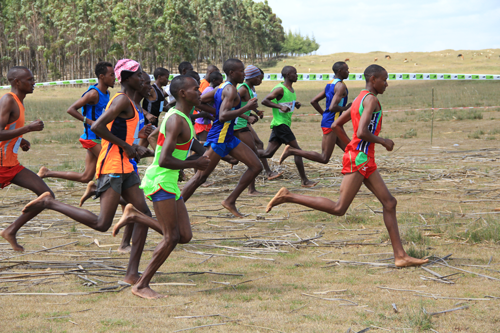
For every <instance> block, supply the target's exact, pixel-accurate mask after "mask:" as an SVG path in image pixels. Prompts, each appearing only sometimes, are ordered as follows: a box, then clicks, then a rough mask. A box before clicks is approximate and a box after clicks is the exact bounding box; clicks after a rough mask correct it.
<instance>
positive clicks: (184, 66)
mask: <svg viewBox="0 0 500 333" xmlns="http://www.w3.org/2000/svg"><path fill="white" fill-rule="evenodd" d="M190 68H193V65H191V63H190V62H189V61H183V62H181V63H180V64H179V67H178V69H179V74H181V75H182V72H184V71H187V70H189V69H190Z"/></svg>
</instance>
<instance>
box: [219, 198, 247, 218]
mask: <svg viewBox="0 0 500 333" xmlns="http://www.w3.org/2000/svg"><path fill="white" fill-rule="evenodd" d="M221 203H222V206H223V207H224V208H226V209H227V210H228V211H230V212H231V213H232V214H233V215H234V216H236V217H243V215H241V214H240V213H239V212H238V210H237V209H236V205H235V204H234V203H229V202H226V201H225V200H224V201H222V202H221Z"/></svg>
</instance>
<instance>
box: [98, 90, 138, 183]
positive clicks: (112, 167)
mask: <svg viewBox="0 0 500 333" xmlns="http://www.w3.org/2000/svg"><path fill="white" fill-rule="evenodd" d="M119 95H125V94H124V93H118V94H116V95H114V96H113V98H111V100H110V101H109V103H108V105H107V106H106V110H104V112H106V111H107V110H108V109H109V106H110V105H111V103H113V100H114V99H115V98H116V97H118V96H119ZM125 96H127V95H125ZM127 98H128V96H127ZM129 101H130V104H131V105H132V109H133V110H134V113H135V114H134V116H133V117H132V118H129V119H124V118H120V117H117V118H116V119H115V120H113V121H112V122H110V123H109V124H108V125H107V126H106V127H107V128H108V130H109V131H110V132H111V134H113V135H114V136H116V137H118V138H120V139H121V140H123V141H125V142H126V143H128V144H129V145H132V144H133V143H134V140H135V139H136V138H137V137H138V136H139V115H138V114H137V110H136V109H135V107H134V103H132V101H131V100H130V98H129ZM101 144H102V148H101V152H100V153H99V157H98V159H97V166H96V176H97V178H99V177H100V175H105V174H110V173H131V172H134V167H133V166H132V163H130V161H129V159H128V157H127V155H126V154H125V152H124V150H123V149H122V148H121V147H119V146H117V145H115V144H113V143H111V142H109V141H107V140H105V139H104V138H103V139H102V141H101Z"/></svg>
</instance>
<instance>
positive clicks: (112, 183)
mask: <svg viewBox="0 0 500 333" xmlns="http://www.w3.org/2000/svg"><path fill="white" fill-rule="evenodd" d="M96 182H97V184H96V185H97V189H96V191H95V197H94V199H97V198H99V197H100V196H101V194H102V193H104V192H106V191H107V190H108V189H109V188H112V189H113V190H114V191H115V192H116V193H120V194H121V193H122V191H123V190H126V189H128V188H130V187H132V186H134V185H135V184H140V183H141V179H140V178H139V175H138V174H137V173H136V172H131V173H110V174H104V175H101V176H100V177H99V178H97V181H96Z"/></svg>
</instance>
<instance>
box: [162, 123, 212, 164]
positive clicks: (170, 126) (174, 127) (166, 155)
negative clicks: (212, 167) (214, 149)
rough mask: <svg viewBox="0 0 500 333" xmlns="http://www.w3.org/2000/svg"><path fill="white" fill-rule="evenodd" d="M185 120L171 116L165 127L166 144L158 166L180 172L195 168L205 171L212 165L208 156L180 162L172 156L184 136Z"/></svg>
mask: <svg viewBox="0 0 500 333" xmlns="http://www.w3.org/2000/svg"><path fill="white" fill-rule="evenodd" d="M184 123H185V120H184V119H182V118H181V117H178V116H171V117H170V118H169V119H168V120H167V124H166V127H165V142H164V143H163V147H162V149H161V153H160V159H159V160H158V164H159V165H160V167H162V168H167V169H172V170H180V169H188V168H195V169H200V170H205V169H206V168H207V166H208V164H209V163H210V160H209V159H208V157H206V156H201V157H200V158H198V159H196V160H185V161H182V160H179V159H177V158H175V157H173V156H172V153H173V152H174V150H175V147H176V145H177V139H178V138H179V137H180V136H181V135H182V133H183V131H184V127H185V124H184Z"/></svg>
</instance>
